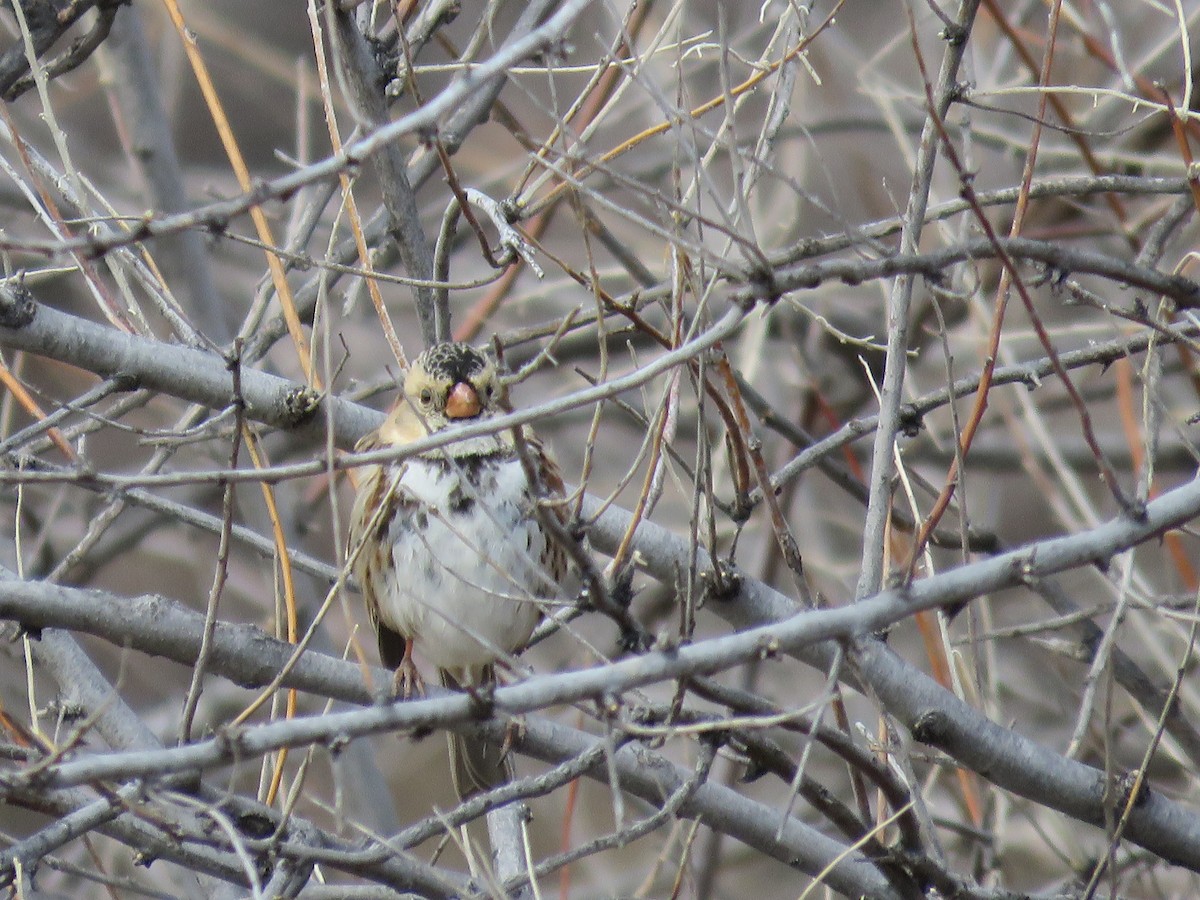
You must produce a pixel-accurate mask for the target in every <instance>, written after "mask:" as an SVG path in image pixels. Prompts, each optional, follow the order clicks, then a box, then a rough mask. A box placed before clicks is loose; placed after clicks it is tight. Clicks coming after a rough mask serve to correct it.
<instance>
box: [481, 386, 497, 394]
mask: <svg viewBox="0 0 1200 900" xmlns="http://www.w3.org/2000/svg"><path fill="white" fill-rule="evenodd" d="M495 390H496V389H495V388H494V387H493V386H492V385H490V384H489V385H487V386H486V387H484V389H483V393H484V396H487V397H490V396H492V394H493V393H495Z"/></svg>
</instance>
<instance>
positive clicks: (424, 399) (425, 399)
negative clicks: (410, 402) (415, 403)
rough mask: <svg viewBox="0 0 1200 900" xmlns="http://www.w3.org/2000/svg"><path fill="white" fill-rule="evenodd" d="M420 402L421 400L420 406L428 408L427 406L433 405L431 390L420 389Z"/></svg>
mask: <svg viewBox="0 0 1200 900" xmlns="http://www.w3.org/2000/svg"><path fill="white" fill-rule="evenodd" d="M420 400H421V405H422V406H429V404H431V403H433V389H432V388H424V389H422V391H421V395H420Z"/></svg>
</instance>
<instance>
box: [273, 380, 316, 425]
mask: <svg viewBox="0 0 1200 900" xmlns="http://www.w3.org/2000/svg"><path fill="white" fill-rule="evenodd" d="M281 406H282V412H283V419H284V422H285V427H287V428H294V427H296V426H297V425H300V424H301V423H303V422H304V420H305V419H307V418H309V417H310V416H311V415H312V414H313V413H315V412H316V411H317V409H318V408H319V407H320V406H321V395H320V394H319V393H317V392H316V391H314V390H313V389H312V388H307V387H296V388H292V389H291V390H289V391H288V392H287V393H285V394H284V395H283V400H282V402H281Z"/></svg>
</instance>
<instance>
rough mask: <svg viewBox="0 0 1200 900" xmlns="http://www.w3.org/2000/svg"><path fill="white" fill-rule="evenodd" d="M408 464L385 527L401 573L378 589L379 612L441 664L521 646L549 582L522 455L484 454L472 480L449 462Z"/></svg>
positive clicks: (484, 659) (453, 665)
mask: <svg viewBox="0 0 1200 900" xmlns="http://www.w3.org/2000/svg"><path fill="white" fill-rule="evenodd" d="M404 465H405V471H404V474H403V476H402V477H401V480H400V485H399V488H398V489H397V491H396V497H397V499H398V500H400V503H399V510H398V512H397V515H396V516H395V517H394V518H393V519H392V521H391V522H390V523H389V527H388V539H389V541H390V542H391V545H392V559H393V561H394V563H395V566H396V572H397V576H398V577H397V578H396V579H395V580H394V583H393V585H392V586H391V589H390V590H388V591H386V592H384V593H382V594H381V595H380V596H379V604H380V610H379V615H380V618H381V619H382V620H383V622H384V624H386V625H387V626H388V627H390V628H392V629H393V630H395V631H397V632H399V633H400V634H403V635H407V636H410V637H412V638H413V640H414V641H415V643H416V646H417V648H418V649H419V651H420V653H421V655H422V656H424V657H425V658H426V659H427V660H428V661H429V662H431V663H432V664H433V665H435V666H437V667H438V668H443V669H458V668H463V667H467V666H480V665H486V664H488V663H491V662H493V661H495V660H496V659H498V658H501V657H503V656H505V655H507V654H510V653H513V652H514V651H516V650H519V649H521V648H522V647H523V646H524V645H525V642H526V641H527V640H528V639H529V635H530V634H531V633H532V631H533V628H534V626H535V625H536V624H537V620H538V616H539V613H540V610H541V604H540V602H539V599H538V598H539V597H546V596H548V595H550V594H552V593H553V589H554V585H553V582H552V581H551V579H550V577H549V575H548V574H547V573H546V572H545V571H544V570H543V569H542V567H541V563H540V561H541V559H542V556H543V551H544V550H545V541H546V538H545V536H544V535H543V534H542V531H541V529H540V528H539V527H538V526H537V520H536V518H535V513H534V510H533V503H534V500H533V498H532V497H531V496H530V493H529V490H528V487H527V482H526V480H525V473H524V471H523V470H522V468H521V463H520V461H519V460H507V461H498V462H496V461H490V462H485V463H480V464H479V473H480V476H481V478H480V485H479V487H478V488H477V489H472V488H470V487H468V486H467V485H466V483H465V482H464V480H463V478H462V477H461V475H460V472H461V471H462V470H461V469H458V468H456V467H455V466H454V465H453V464H442V463H438V462H431V461H428V460H424V459H420V458H417V459H411V460H408V461H407V462H406V463H405V464H404ZM465 465H470V463H466V464H465ZM406 497H407V498H411V499H412V500H415V501H417V502H418V503H419V504H420V505H421V508H414V505H413V504H411V503H405V502H404V498H406Z"/></svg>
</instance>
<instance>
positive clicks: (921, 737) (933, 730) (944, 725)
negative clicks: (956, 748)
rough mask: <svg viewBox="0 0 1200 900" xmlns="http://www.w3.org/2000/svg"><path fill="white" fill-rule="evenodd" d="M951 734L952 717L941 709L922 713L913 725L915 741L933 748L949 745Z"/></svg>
mask: <svg viewBox="0 0 1200 900" xmlns="http://www.w3.org/2000/svg"><path fill="white" fill-rule="evenodd" d="M950 733H951V732H950V717H949V716H947V715H946V714H945V713H944V712H942V711H941V710H939V709H931V710H929V711H928V712H924V713H921V715H919V716H917V720H916V721H915V722H913V725H912V736H913V739H914V740H917V741H920V742H921V743H922V744H928V745H929V746H931V747H943V746H945V745H946V744H948V743H949V742H950Z"/></svg>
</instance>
